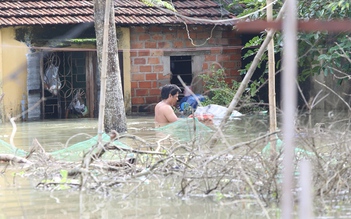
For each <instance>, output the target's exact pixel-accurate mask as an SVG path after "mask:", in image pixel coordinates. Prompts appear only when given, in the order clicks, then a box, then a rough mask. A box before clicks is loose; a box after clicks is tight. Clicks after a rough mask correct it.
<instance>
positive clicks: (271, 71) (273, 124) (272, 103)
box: [266, 0, 277, 158]
mask: <svg viewBox="0 0 351 219" xmlns="http://www.w3.org/2000/svg"><path fill="white" fill-rule="evenodd" d="M266 2H267V6H268V7H267V21H268V22H270V21H272V20H273V6H272V0H267V1H266ZM267 50H268V102H269V132H270V133H274V132H275V131H276V130H277V112H276V94H275V58H274V40H273V39H271V41H270V42H269V43H268V48H267ZM276 140H277V138H276V136H275V135H271V136H270V143H271V144H270V145H271V149H270V151H271V156H272V158H273V157H274V156H275V154H276V148H275V147H276Z"/></svg>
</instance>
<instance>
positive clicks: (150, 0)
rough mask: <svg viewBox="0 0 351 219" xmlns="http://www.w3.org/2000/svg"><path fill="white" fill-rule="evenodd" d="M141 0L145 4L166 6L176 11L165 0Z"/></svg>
mask: <svg viewBox="0 0 351 219" xmlns="http://www.w3.org/2000/svg"><path fill="white" fill-rule="evenodd" d="M141 2H143V3H144V4H146V5H147V6H151V7H153V6H157V7H163V8H167V9H169V10H171V11H176V10H175V8H174V7H173V5H172V4H170V3H168V2H165V1H162V0H141Z"/></svg>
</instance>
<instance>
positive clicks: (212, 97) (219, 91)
mask: <svg viewBox="0 0 351 219" xmlns="http://www.w3.org/2000/svg"><path fill="white" fill-rule="evenodd" d="M200 77H201V78H202V79H203V81H204V88H205V90H206V92H205V94H206V95H207V98H206V99H205V101H203V102H202V105H204V106H207V105H210V104H217V105H221V106H225V107H228V106H229V104H230V102H231V101H232V99H233V97H234V95H235V93H236V92H237V90H238V89H239V86H240V82H237V81H234V80H233V81H232V84H230V83H227V82H226V81H225V78H226V76H225V72H224V69H222V68H220V69H217V70H215V69H214V68H212V72H211V74H203V75H200ZM253 87H254V86H253ZM254 95H256V90H255V89H252V88H250V89H247V90H246V92H244V94H243V95H242V96H241V99H240V105H241V106H240V111H241V112H243V113H248V112H252V111H257V110H262V109H261V108H259V107H252V105H253V104H252V103H256V101H255V100H254V99H253V98H252V97H253V96H254ZM245 104H248V105H249V106H245Z"/></svg>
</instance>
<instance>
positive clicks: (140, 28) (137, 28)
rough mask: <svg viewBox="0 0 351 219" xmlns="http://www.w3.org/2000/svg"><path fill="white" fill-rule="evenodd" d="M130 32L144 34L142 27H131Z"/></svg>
mask: <svg viewBox="0 0 351 219" xmlns="http://www.w3.org/2000/svg"><path fill="white" fill-rule="evenodd" d="M131 30H132V32H137V33H138V32H139V33H144V32H145V29H144V28H143V27H142V26H136V27H133V28H132V29H131Z"/></svg>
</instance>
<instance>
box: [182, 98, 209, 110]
mask: <svg viewBox="0 0 351 219" xmlns="http://www.w3.org/2000/svg"><path fill="white" fill-rule="evenodd" d="M195 96H196V98H197V99H199V101H200V102H202V101H204V100H205V97H204V96H202V95H201V94H195ZM195 96H194V95H191V96H186V97H183V98H182V99H181V100H180V102H179V107H180V111H184V110H186V108H187V107H189V106H191V107H192V108H193V109H196V108H197V105H198V102H197V101H196V98H195Z"/></svg>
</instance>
